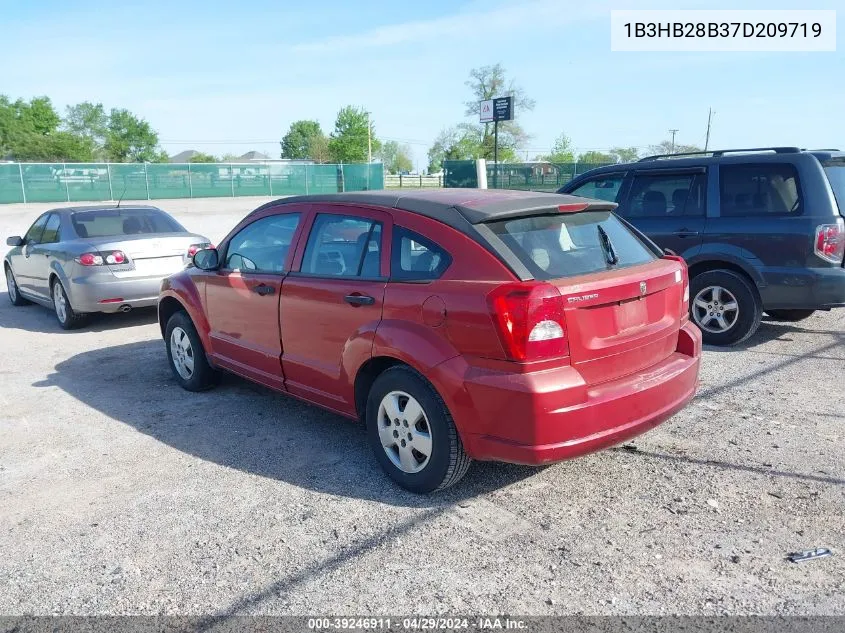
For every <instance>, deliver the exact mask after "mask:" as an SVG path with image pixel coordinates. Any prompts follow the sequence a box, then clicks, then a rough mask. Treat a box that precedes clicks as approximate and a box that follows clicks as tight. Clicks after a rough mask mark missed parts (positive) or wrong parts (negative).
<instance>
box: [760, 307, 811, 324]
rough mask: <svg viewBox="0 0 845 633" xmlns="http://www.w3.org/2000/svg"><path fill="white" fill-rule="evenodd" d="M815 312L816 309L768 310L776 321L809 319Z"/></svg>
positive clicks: (791, 321) (792, 321) (767, 312)
mask: <svg viewBox="0 0 845 633" xmlns="http://www.w3.org/2000/svg"><path fill="white" fill-rule="evenodd" d="M815 312H816V311H815V310H766V314H768V315H769V316H770V317H772V318H773V319H774V320H775V321H788V322H790V323H795V322H796V321H803V320H804V319H809V318H810V317H811V316H813V314H814V313H815Z"/></svg>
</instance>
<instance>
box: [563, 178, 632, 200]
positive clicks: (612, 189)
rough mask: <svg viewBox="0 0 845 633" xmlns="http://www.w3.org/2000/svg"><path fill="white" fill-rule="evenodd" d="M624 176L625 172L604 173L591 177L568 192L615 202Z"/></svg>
mask: <svg viewBox="0 0 845 633" xmlns="http://www.w3.org/2000/svg"><path fill="white" fill-rule="evenodd" d="M624 177H625V174H606V175H603V176H598V177H596V178H591V179H590V180H588V181H587V182H585V183H582V184H580V185H578V187H576V188H575V190H574V191H570V192H569V193H570V195H573V196H583V197H585V198H596V199H597V200H607V201H608V202H616V197H617V196H618V195H619V189H620V188H621V187H622V180H623V179H624Z"/></svg>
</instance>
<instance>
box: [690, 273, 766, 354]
mask: <svg viewBox="0 0 845 633" xmlns="http://www.w3.org/2000/svg"><path fill="white" fill-rule="evenodd" d="M690 296H691V299H692V300H691V301H690V316H691V317H692V319H693V321H694V322H695V324H696V325H697V326H698V327H699V328H701V333H702V335H703V338H704V342H705V343H707V344H708V345H736V344H737V343H741V342H742V341H744V340H746V339H747V338H748V337H749V336H751V335H752V334H754V332H756V331H757V328H758V327H759V326H760V319H761V318H762V316H763V310H762V308H761V307H760V300H759V299H758V298H757V293H756V292H755V291H754V289H753V287H752V286H751V282H750V281H748V280H747V279H745V277H743V276H741V275H739V274H737V273H735V272H733V271H731V270H711V271H709V272H706V273H701V274H700V275H696V276H695V277H694V278H693V280H692V282H691V283H690Z"/></svg>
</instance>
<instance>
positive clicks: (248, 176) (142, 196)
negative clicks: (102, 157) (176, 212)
mask: <svg viewBox="0 0 845 633" xmlns="http://www.w3.org/2000/svg"><path fill="white" fill-rule="evenodd" d="M371 189H384V169H383V166H382V164H381V163H373V164H349V165H310V164H309V165H305V164H296V165H290V164H285V163H273V162H269V163H191V164H188V163H185V164H177V163H109V164H106V163H49V164H48V163H0V204H2V203H11V202H81V201H85V202H96V201H99V200H119V199H120V198H123V199H124V200H160V199H167V198H212V197H234V196H289V195H299V194H309V193H336V192H338V191H367V190H371Z"/></svg>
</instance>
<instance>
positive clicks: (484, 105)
mask: <svg viewBox="0 0 845 633" xmlns="http://www.w3.org/2000/svg"><path fill="white" fill-rule="evenodd" d="M478 120H479V121H480V122H481V123H492V122H493V100H492V99H488V100H487V101H482V102H481V107H480V108H479V110H478Z"/></svg>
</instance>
